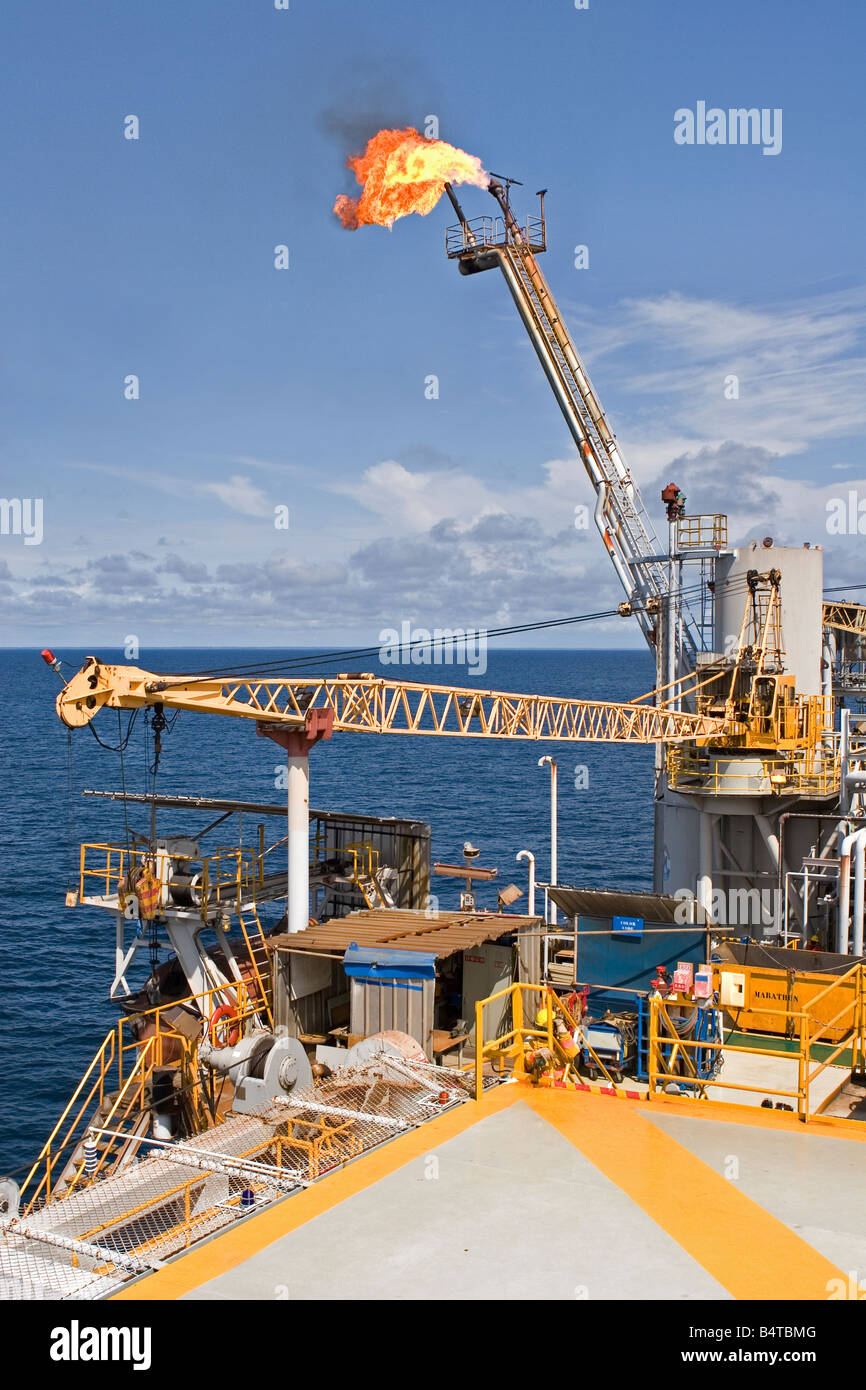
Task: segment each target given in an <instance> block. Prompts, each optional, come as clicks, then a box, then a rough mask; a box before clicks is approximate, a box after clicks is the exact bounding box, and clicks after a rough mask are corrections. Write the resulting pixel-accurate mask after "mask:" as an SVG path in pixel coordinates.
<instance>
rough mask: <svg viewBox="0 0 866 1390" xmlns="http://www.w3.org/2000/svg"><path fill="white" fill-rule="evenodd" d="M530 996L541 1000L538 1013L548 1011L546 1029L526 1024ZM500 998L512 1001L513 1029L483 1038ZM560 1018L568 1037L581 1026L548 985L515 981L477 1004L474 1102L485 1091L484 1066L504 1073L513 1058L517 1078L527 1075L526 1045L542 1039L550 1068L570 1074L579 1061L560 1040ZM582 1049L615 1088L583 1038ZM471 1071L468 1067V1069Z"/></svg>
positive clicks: (607, 1072) (536, 1012) (601, 1062)
mask: <svg viewBox="0 0 866 1390" xmlns="http://www.w3.org/2000/svg"><path fill="white" fill-rule="evenodd" d="M527 995H535V996H537V999H538V1004H537V1006H536V1010H535V1014H534V1015H533V1017H535V1016H537V1014H538V1012H539V1011H540V1010H541V1009H542V1008H543V1009H544V1010H545V1012H546V1015H547V1017H546V1021H545V1024H544V1027H539V1026H538V1025H536V1024H533V1023H528V1022H527V1021H526V1013H525V1008H524V1001H525V997H526V996H527ZM500 999H510V1001H511V1027H510V1028H508V1029H506V1030H505V1031H504V1032H502V1033H499V1034H498V1035H497V1036H496V1037H494V1038H488V1039H486V1040H485V1037H484V1010H485V1008H486V1006H487V1005H488V1004H493V1003H496V1002H498V1001H499V1000H500ZM557 1016H558V1017H559V1018H560V1019H561V1020H562V1022H563V1023H564V1024H565V1027H566V1029H567V1031H568V1033H569V1034H573V1033H574V1031H575V1029H576V1028H577V1027H578V1023H577V1020H576V1019H575V1018H574V1016H573V1015H572V1013H571V1011H570V1010H569V1009H568V1008H567V1006H566V1005H565V1004H564V1003H563V1001H562V1000H561V999H560V998H559V996H558V995H557V994H556V993H555V992H554V991H553V990H552V989H551V988H550V986H549V985H532V984H525V983H524V982H523V981H515V983H514V984H512V985H508V986H507V988H506V989H500V990H499V991H498V992H497V993H496V994H491V995H489V997H488V998H487V999H479V1000H478V1001H477V1002H476V1004H475V1061H474V1063H470V1064H469V1066H470V1067H471V1066H473V1065H474V1068H475V1099H476V1100H480V1099H481V1096H482V1093H483V1089H484V1064H485V1062H492V1063H493V1064H494V1065H497V1066H498V1070H499V1071H500V1073H501V1072H504V1070H505V1066H506V1063H507V1062H508V1060H509V1059H510V1060H511V1061H512V1064H513V1070H514V1072H515V1073H516V1074H517V1075H521V1076H522V1075H524V1074H525V1071H526V1067H525V1063H524V1055H525V1051H526V1043H527V1042H528V1041H530V1040H531V1039H538V1040H540V1041H541V1042H542V1043H543V1044H544V1045H545V1046H546V1047H547V1050H548V1053H549V1055H550V1061H551V1065H553V1064H556V1063H558V1064H559V1068H560V1069H562V1070H563V1071H564V1072H567V1071H568V1070H569V1068H570V1067H573V1064H574V1062H575V1060H576V1058H575V1056H574V1055H572V1054H571V1053H570V1052H568V1051H566V1050H565V1049H564V1048H563V1046H562V1043H561V1042H560V1041H559V1039H558V1037H557V1029H556V1027H555V1020H556V1018H557ZM583 1046H584V1047H585V1048H586V1050H587V1051H588V1052H589V1054H590V1056H591V1058H592V1060H593V1063H594V1064H595V1066H596V1067H597V1068H598V1070H599V1071H600V1072H601V1074H602V1075H603V1076H604V1078H605V1080H606V1081H607V1082H608V1084H609V1085H611V1086H613V1085H615V1083H614V1081H613V1078H612V1077H611V1075H610V1072H609V1071H608V1070H607V1067H606V1066H605V1064H604V1062H603V1061H602V1060H601V1058H600V1057H598V1056H597V1055H596V1053H595V1051H594V1049H593V1048H592V1047H591V1046H590V1044H589V1043H588V1042H587V1041H586V1040H585V1039H584V1042H583ZM467 1069H468V1068H467Z"/></svg>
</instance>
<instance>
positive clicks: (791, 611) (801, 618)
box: [715, 541, 824, 695]
mask: <svg viewBox="0 0 866 1390" xmlns="http://www.w3.org/2000/svg"><path fill="white" fill-rule="evenodd" d="M823 560H824V555H823V551H822V550H821V547H820V546H805V545H804V546H801V547H799V548H795V547H793V546H781V545H773V544H772V543H771V544H769V545H767V544H765V543H764V542H763V541H749V542H748V544H747V545H744V546H740V547H739V548H738V549H737V550H734V551H732V552H731V553H730V554H729V555H723V556H720V558H719V561H718V563H717V566H716V620H715V621H716V636H715V647H716V651H717V652H726V653H728V654H732V652H735V651H736V639H737V637H738V635H739V631H740V626H741V624H742V621H743V610H744V607H745V603H746V599H747V597H748V592H749V591H748V589H747V587H746V573H747V571H748V570H757V571H758V573H759V574H765V573H766V572H767V571H768V570H771V569H777V570H778V571H779V572H780V574H781V576H782V582H781V595H782V645H783V647H784V651H785V670H786V671H787V672H790V673H791V674H793V676H794V679H795V682H796V688H797V694H798V695H820V694H821V635H822V634H821V628H822V620H823V615H822V592H823V583H824V575H823Z"/></svg>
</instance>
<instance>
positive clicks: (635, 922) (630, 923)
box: [611, 917, 643, 941]
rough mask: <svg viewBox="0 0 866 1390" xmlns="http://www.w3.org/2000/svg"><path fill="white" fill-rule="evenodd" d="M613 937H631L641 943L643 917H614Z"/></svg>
mask: <svg viewBox="0 0 866 1390" xmlns="http://www.w3.org/2000/svg"><path fill="white" fill-rule="evenodd" d="M611 936H630V937H632V938H633V939H634V940H635V941H640V939H641V937H642V936H643V918H642V917H614V919H613V930H612V931H611Z"/></svg>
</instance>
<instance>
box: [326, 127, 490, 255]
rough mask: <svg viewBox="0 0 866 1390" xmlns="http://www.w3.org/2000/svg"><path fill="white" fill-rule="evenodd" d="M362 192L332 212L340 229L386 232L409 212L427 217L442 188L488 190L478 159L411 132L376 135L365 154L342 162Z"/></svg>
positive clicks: (344, 197)
mask: <svg viewBox="0 0 866 1390" xmlns="http://www.w3.org/2000/svg"><path fill="white" fill-rule="evenodd" d="M346 163H347V165H348V167H349V168H350V169H351V170H352V172H353V173H354V175H355V178H356V179H357V180H358V183H359V184H360V185H361V188H362V192H361V193H360V195H359V196H358V197H357V198H350V197H348V195H347V194H345V193H341V194H340V196H339V198H338V199H337V201H336V202H335V204H334V212H335V213H336V214H337V216H338V217H339V219H340V221H341V222H342V224H343V226H344V227H348V228H349V229H350V230H351V231H354V230H355V228H356V227H366V226H377V227H390V226H392V225H393V223H394V222H395V221H396V220H397V218H398V217H405V216H406V215H407V214H408V213H410V212H417V213H420V214H421V216H422V217H423V216H426V214H427V213H428V212H431V211H432V209H433V208H434V207H435V206H436V204H437V203H438V201H439V199H440V198H441V197H442V193H443V191H444V188H445V184H446V183H473V184H475V185H476V187H477V188H486V187H487V184H488V183H489V175H487V174H485V172H484V169H483V167H482V164H481V160H480V159H477V158H476V156H475V155H473V154H467V153H466V151H465V150H458V149H456V148H455V146H454V145H449V144H448V143H447V142H446V141H445V140H428V139H427V138H426V137H425V136H423V135H421V133H420V132H419V131H417V130H415V129H413V127H411V126H409V127H408V128H407V129H406V130H380V131H379V132H378V134H377V135H374V136H373V137H372V139H370V140H368V141H367V148H366V149H365V150H364V153H363V154H358V155H353V156H352V157H351V158H350V159H347V160H346Z"/></svg>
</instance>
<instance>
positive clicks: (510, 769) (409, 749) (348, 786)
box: [0, 648, 654, 1174]
mask: <svg viewBox="0 0 866 1390" xmlns="http://www.w3.org/2000/svg"><path fill="white" fill-rule="evenodd" d="M60 655H61V656H62V658H63V661H64V672H65V674H66V675H67V676H69V675H71V674H72V673H74V672H75V671H76V670H77V669H78V667H79V666H80V665H81V663H82V661H83V659H84V656H85V653H84V652H83V651H69V650H65V651H63V652H62V653H60ZM99 655H100V657H101V658H102V659H103V660H105V661H109V662H111V661H113V662H122V661H123V660H124V657H123V655H122V653H120V652H118V651H108V650H102V651H100V653H99ZM277 655H280V654H278V653H274V652H273V651H264V650H262V649H250V650H243V651H241V650H231V651H228V650H226V649H222V650H213V649H203V648H198V649H195V650H180V649H172V650H148V651H147V652H146V653H142V655H141V657H140V659H139V662H138V664H140V665H142V666H144V667H146V668H147V669H149V670H154V671H159V672H184V671H201V670H206V669H208V668H216V667H219V668H222V669H226V668H233V667H234V666H235V665H237V666H247V665H250V664H252V663H254V662H256V661H259V660H273V659H274V658H275V656H277ZM287 655H291V656H293V657H295V658H297V657H300V656H304V655H306V656H309V655H310V654H309V653H306V654H304V653H289V654H287ZM349 665H350V666H351V667H352V669H364V670H371V671H372V670H377V669H381V671H382V674H384V675H391V676H394V675H400V674H402V675H404V676H405V678H406V679H409V680H414V679H418V678H419V677H421V678H423V676H424V675H425V674H429V675H430V677H431V679H433V680H434V681H436V682H437V683H441V684H454V685H475V686H480V687H481V688H485V689H501V690H514V691H521V692H539V693H545V694H550V695H568V696H585V697H586V698H588V699H603V700H627V699H631V698H633V697H634V696H636V695H639V694H642V693H643V692H644V691H645V690H647V689H649V688H650V687H651V686H652V684H653V681H654V669H653V663H652V660H651V658H650V656H649V654H648V653H646V652H644V651H626V652H623V651H579V652H575V651H532V652H530V651H506V650H498V651H491V652H490V653H489V655H488V669H487V671H486V673H485V674H484V676H482V677H478V678H473V677H472V676H471V675H469V676H467V674H466V670H465V668H463V667H448V666H442V667H433V668H424V667H405V668H400V667H397V668H395V667H393V666H392V667H388V668H378V667H377V663H376V662H375V661H374V660H372V659H371V658H369V657H365V658H364V659H363V660H362V661H361V662H358V661H357V660H356V661H355V663H354V665H352V663H351V662H350V663H349ZM345 666H346V663H345V662H342V663H340V662H338V663H336V664H335V665H333V666H329V667H325V668H321V669H327V670H337V669H345ZM318 673H319V668H315V669H314V670H311V672H310V674H318ZM295 674H301V671H296V672H295ZM58 688H59V683H58V681H57V678H56V676H55V675H54V673H53V672H51V671H50V670H49V669H48V668H47V667H46V666H45V664H44V663H43V662H42V660H41V659H40V657H39V654H38V652H36V651H19V650H11V649H7V650H2V651H0V689H2V708H3V719H2V722H0V745H2V769H3V778H2V789H0V800H2V813H3V814H2V825H3V833H2V847H3V853H2V856H0V932H2V938H0V940H2V947H3V961H4V966H3V978H4V984H5V990H4V1019H3V1026H2V1029H0V1174H2V1173H10V1172H15V1171H17V1170H19V1169H20V1168H21V1166H22V1165H28V1166H29V1162H31V1161H32V1160H33V1159H34V1158H35V1156H36V1154H37V1152H38V1150H39V1149H40V1148H41V1146H42V1144H43V1142H44V1140H45V1138H46V1137H47V1135H48V1133H49V1131H50V1129H51V1127H52V1126H53V1124H54V1122H55V1120H56V1119H57V1117H58V1115H59V1114H60V1112H61V1110H62V1109H63V1107H64V1106H65V1104H66V1102H67V1100H68V1099H69V1097H70V1095H71V1094H72V1091H73V1090H74V1088H75V1086H76V1085H77V1083H78V1080H79V1078H80V1076H81V1073H82V1071H83V1069H84V1067H85V1066H86V1065H87V1063H89V1061H90V1059H91V1057H92V1056H93V1054H94V1052H95V1051H96V1048H97V1047H98V1045H99V1044H100V1042H101V1041H102V1039H103V1038H104V1036H105V1034H106V1033H107V1031H108V1029H109V1028H110V1027H111V1026H112V1024H113V1023H114V1022H115V1020H116V1017H117V1010H116V1006H115V1005H113V1004H112V1003H111V1002H110V1001H109V999H108V989H109V986H110V983H111V977H112V974H113V955H114V919H113V915H112V914H110V913H105V912H100V911H97V910H95V909H88V908H83V907H77V908H74V909H68V908H66V907H65V906H64V895H65V891H66V887H67V884H68V883H74V882H75V877H76V873H77V857H78V853H77V847H78V844H79V843H80V842H82V841H104V840H114V839H117V840H122V839H123V838H124V819H123V808H122V806H121V805H120V804H118V803H114V802H105V801H99V800H96V799H89V798H86V797H82V795H81V792H82V789H83V788H91V789H99V790H119V789H120V788H121V786H122V785H123V780H124V779H125V785H126V788H127V790H128V791H145V790H147V789H148V785H149V784H148V778H147V764H148V758H149V756H150V750H149V747H147V748H146V746H145V722H144V719H143V717H142V715H141V714H140V715H139V717H138V720H137V721H136V727H135V729H134V731H133V734H132V737H131V739H130V742H129V747H128V749H127V751H126V753H125V755H124V758H123V765H122V766H121V758H120V755H119V754H118V753H116V752H111V751H108V750H107V749H105V748H102V747H100V745H99V743H98V742H97V741H96V739H95V738H94V737H93V736H92V734H91V732H90V731H89V730H87V729H82V730H77V731H76V732H75V733H73V734H72V736H71V739H68V738H67V730H66V728H65V727H64V726H63V725H61V723H60V721H59V720H58V718H57V716H56V714H55V710H54V699H55V696H56V693H57V690H58ZM128 718H129V716H128V714H126V713H125V712H124V713H123V714H122V715H121V728H122V729H124V730H125V728H126V722H127V720H128ZM92 727H93V728H94V729H95V730H96V732H97V733H98V734H99V736H100V738H101V739H102V740H103V741H104V742H106V743H110V744H117V743H118V716H117V712H116V711H113V710H103V711H101V712H100V714H99V715H98V716H97V719H96V720H95V721H94V724H93V726H92ZM543 753H552V754H553V755H554V756H555V757H556V759H557V763H558V766H559V881H560V883H563V884H573V885H577V886H581V887H595V888H599V887H622V888H648V887H650V886H651V882H652V796H653V785H652V763H653V755H652V749H651V748H641V747H626V746H624V747H617V746H614V745H593V744H571V745H568V744H559V745H553V744H544V745H539V744H536V743H532V744H530V743H522V742H514V743H499V744H497V743H493V742H487V741H485V740H470V739H450V738H411V737H396V736H391V737H379V736H375V735H370V734H338V735H335V736H334V737H333V738H332V739H331V740H330V741H329V742H327V743H323V744H320V745H319V746H318V747H317V748H315V749H314V750H313V753H312V756H311V779H310V802H311V805H312V806H314V807H316V808H317V809H327V810H336V811H353V812H369V813H371V814H373V815H393V816H401V817H405V818H409V819H417V820H423V821H427V822H428V823H429V824H430V825H431V826H432V832H433V836H432V852H433V857H434V859H436V858H438V859H450V860H452V861H453V860H454V859H455V858H458V859H459V858H460V855H461V850H462V845H463V842H464V840H466V839H471V840H472V841H473V843H474V844H476V845H478V846H479V847H480V848H481V851H482V852H481V857H480V859H479V861H478V862H479V863H480V864H483V865H487V866H493V865H495V866H497V867H498V870H499V875H498V879H497V881H496V882H495V883H492V884H490V885H481V886H480V888H479V895H478V898H479V904H480V905H481V906H485V907H491V908H493V907H495V906H496V887H497V885H502V884H504V883H509V882H514V883H516V884H517V885H518V886H519V887H521V888H523V889H524V892H525V889H526V865H525V863H521V864H517V863H516V862H515V855H516V853H517V851H518V850H521V849H529V850H532V851H533V852H534V853H535V855H536V857H537V861H538V863H537V868H538V875H539V877H540V878H542V879H544V878H546V877H547V874H548V869H549V853H550V836H549V806H550V802H549V773H548V769H547V768H546V767H544V768H540V767H538V765H537V764H538V759H539V757H540V756H541V755H542V754H543ZM278 763H279V749H278V748H277V746H276V745H275V744H273V743H271V742H270V740H268V739H262V738H258V737H257V736H256V734H255V729H254V726H253V724H252V723H251V722H250V723H248V722H247V721H245V720H239V719H222V718H219V717H217V716H213V715H209V716H206V715H201V714H197V715H196V714H186V713H184V714H181V715H180V717H179V718H178V719H177V722H176V723H175V724H174V725H173V727H172V729H171V732H170V733H168V734H166V735H164V738H163V755H162V761H161V767H160V775H159V781H158V790H159V791H160V792H161V793H163V794H167V795H194V794H201V795H205V796H219V797H236V798H239V799H244V800H249V801H264V802H276V801H280V800H281V799H282V797H283V796H284V793H283V792H281V791H277V790H276V788H275V779H276V776H277V771H278ZM579 766H583V767H585V768H586V769H587V772H588V787H587V788H586V789H585V790H577V789H576V787H575V769H576V768H577V767H579ZM148 816H149V812H148V808H147V807H145V806H131V807H130V808H129V812H128V817H129V824H130V827H131V828H133V829H141V830H146V829H147V825H148ZM210 819H213V816H212V815H210V814H209V813H208V812H206V811H201V812H197V813H190V814H189V815H185V814H184V813H180V812H176V811H162V812H160V813H159V820H158V830H159V832H160V833H195V832H196V831H197V830H199V829H202V828H203V827H204V826H205V825H206V824H207V823H208V821H209V820H210ZM229 824H232V825H236V822H230V823H229ZM274 824H275V822H274ZM274 838H276V835H275V836H274ZM459 887H460V885H459V882H458V881H456V880H448V879H439V880H436V881H435V883H434V891H436V892H437V893H438V894H439V898H440V904H441V906H442V907H443V908H449V907H456V906H457V905H458V894H459ZM525 907H526V897H525V896H524V897H523V898H522V899H520V900H518V902H517V903H516V904H515V905H514V909H513V910H515V911H519V910H521V908H523V909H524V910H525ZM275 914H276V915H278V909H277V908H276V907H274V908H273V909H272V911H271V915H270V918H269V917H268V916H265V920H266V921H268V920H273V919H274V917H275ZM139 959H140V961H141V964H142V970H143V972H144V973H146V967H145V965H144V959H143V957H140V958H139ZM137 982H138V981H137V980H136V979H135V978H133V979H132V980H131V983H132V984H133V987H135V984H136V983H137Z"/></svg>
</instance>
